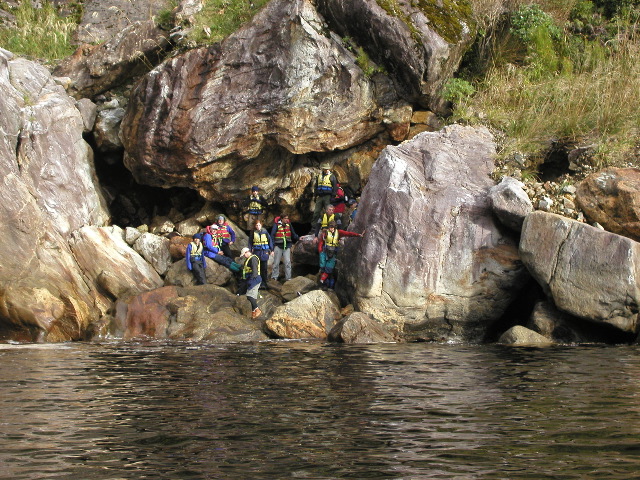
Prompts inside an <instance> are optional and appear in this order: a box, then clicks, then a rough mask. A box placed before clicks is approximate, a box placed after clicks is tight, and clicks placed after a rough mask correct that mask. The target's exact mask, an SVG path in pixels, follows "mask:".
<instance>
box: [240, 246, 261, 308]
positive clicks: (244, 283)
mask: <svg viewBox="0 0 640 480" xmlns="http://www.w3.org/2000/svg"><path fill="white" fill-rule="evenodd" d="M240 257H241V258H243V259H244V263H243V265H242V275H241V280H240V281H241V285H240V288H241V291H245V292H246V293H245V295H246V297H247V299H248V300H249V303H251V318H258V317H259V316H260V315H261V314H262V311H261V310H260V309H259V308H258V289H259V288H260V284H261V283H262V277H261V276H260V260H258V257H257V256H256V255H254V254H253V253H251V250H249V249H248V248H247V247H244V248H243V249H242V250H241V251H240Z"/></svg>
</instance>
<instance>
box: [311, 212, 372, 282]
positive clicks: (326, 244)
mask: <svg viewBox="0 0 640 480" xmlns="http://www.w3.org/2000/svg"><path fill="white" fill-rule="evenodd" d="M362 236H364V232H362V233H356V232H348V231H347V230H338V228H337V225H336V222H329V226H328V228H327V230H326V231H323V232H322V235H320V239H319V241H318V252H319V253H320V257H319V263H320V285H322V286H323V287H327V288H333V287H334V285H335V283H336V279H335V275H334V272H335V268H336V260H337V256H338V247H339V246H340V239H341V238H342V237H362Z"/></svg>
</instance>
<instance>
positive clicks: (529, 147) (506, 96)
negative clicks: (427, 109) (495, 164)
mask: <svg viewBox="0 0 640 480" xmlns="http://www.w3.org/2000/svg"><path fill="white" fill-rule="evenodd" d="M491 2H492V0H474V3H475V4H476V7H484V8H485V10H484V11H485V12H492V10H491V8H489V6H488V4H490V3H491ZM494 3H495V2H494ZM480 4H482V5H480ZM478 11H480V12H481V11H483V10H482V9H481V8H477V9H476V12H478ZM639 20H640V2H639V1H638V0H623V1H622V2H618V1H613V0H600V1H586V0H563V1H552V0H546V1H538V2H535V3H531V4H525V3H523V2H520V4H519V5H516V6H515V8H514V9H513V10H512V11H510V12H503V13H501V14H500V18H499V19H498V21H497V22H494V24H495V25H496V27H495V28H494V29H489V28H486V29H484V28H481V37H480V38H479V40H478V42H476V45H475V48H474V50H473V52H472V53H471V55H469V56H468V57H467V58H466V59H465V62H464V66H463V69H462V71H461V75H460V77H461V78H460V79H454V82H450V83H449V84H448V85H447V86H446V88H445V90H444V94H445V96H447V99H448V100H450V101H452V102H453V109H454V110H453V115H452V117H451V118H450V119H449V121H451V122H454V121H463V122H468V123H474V124H478V123H483V124H487V125H488V126H490V127H491V128H493V129H494V130H495V131H499V132H501V135H500V138H501V145H500V147H501V151H500V157H501V158H502V159H503V160H504V159H508V158H509V157H511V156H513V155H514V154H516V152H523V153H525V154H526V156H527V157H528V158H529V159H531V161H532V162H531V163H532V164H535V162H540V161H542V158H543V157H544V155H545V154H546V152H547V151H548V148H549V144H550V142H551V141H554V142H562V143H565V144H567V145H578V144H581V145H594V146H595V147H594V149H593V152H592V154H591V156H590V158H589V162H591V166H592V167H594V168H603V167H605V166H608V165H619V166H622V165H629V164H633V165H635V166H640V160H639V158H638V152H639V151H640V108H638V105H640V62H639V61H638V58H639V55H640V25H639ZM489 23H491V22H489V21H487V19H486V18H485V19H484V22H483V19H482V18H480V19H479V24H480V25H483V24H484V25H488V24H489ZM464 82H466V83H464ZM466 84H472V85H473V86H474V87H475V90H476V91H475V93H473V91H471V90H468V89H466V90H465V89H463V88H461V87H462V86H464V85H466Z"/></svg>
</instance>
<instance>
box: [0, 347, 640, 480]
mask: <svg viewBox="0 0 640 480" xmlns="http://www.w3.org/2000/svg"><path fill="white" fill-rule="evenodd" d="M639 353H640V349H639V348H638V347H577V348H576V347H574V348H571V347H562V348H561V347H558V348H546V349H524V348H509V347H500V346H461V345H433V344H410V345H376V346H349V345H334V344H320V343H303V342H267V343H260V344H252V345H202V344H199V345H195V344H187V343H185V344H103V345H95V344H64V345H57V346H50V345H49V346H44V347H43V346H37V345H36V346H24V345H20V346H17V345H16V346H12V345H2V346H0V382H1V383H0V388H1V392H2V394H1V396H0V410H1V412H2V413H1V415H2V416H1V417H0V425H1V429H0V431H1V432H2V437H1V438H2V441H1V443H0V463H1V464H2V466H3V467H2V472H3V475H1V476H2V478H13V479H30V480H31V479H53V478H61V479H89V478H90V479H143V478H153V479H158V478H167V479H169V478H171V479H177V478H180V479H203V478H212V479H213V478H216V479H217V478H221V479H228V478H239V479H255V478H265V479H267V478H268V479H272V478H274V479H275V478H313V479H337V478H353V479H364V478H380V479H383V478H398V479H438V478H442V479H499V478H505V479H507V478H508V479H525V478H527V479H541V478H562V479H572V478H575V479H585V478H598V479H602V478H611V479H622V478H625V479H626V478H630V477H635V476H636V472H637V471H638V469H640V460H639V459H640V457H639V454H640V445H639V444H638V434H639V433H640V416H639V410H640V407H639V406H638V405H639V403H640V402H639V401H638V400H639V395H640V378H639V377H638V375H637V373H636V372H637V371H638V370H639V368H638V367H640V360H639V358H640V357H639Z"/></svg>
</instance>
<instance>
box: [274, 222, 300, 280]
mask: <svg viewBox="0 0 640 480" xmlns="http://www.w3.org/2000/svg"><path fill="white" fill-rule="evenodd" d="M271 238H273V245H274V246H273V268H272V270H271V278H272V279H273V280H278V276H279V275H280V260H281V259H282V260H283V263H284V281H285V282H286V281H288V280H291V247H292V245H293V244H294V243H295V242H296V241H297V240H298V238H299V237H298V234H297V233H296V232H295V230H294V229H293V225H291V222H290V221H289V215H287V214H286V213H283V214H282V215H280V216H279V217H277V218H276V219H275V220H274V224H273V227H272V228H271Z"/></svg>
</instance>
